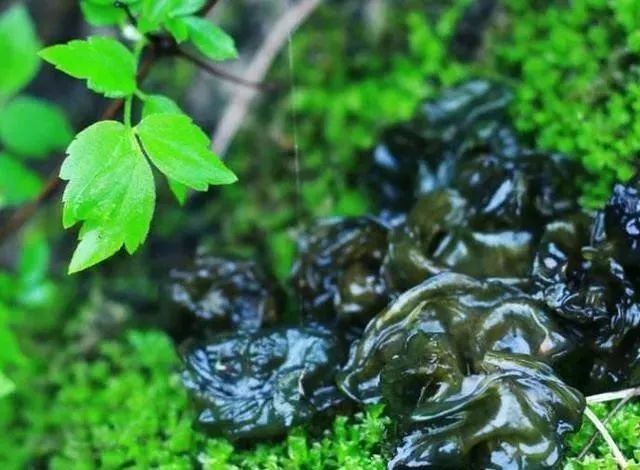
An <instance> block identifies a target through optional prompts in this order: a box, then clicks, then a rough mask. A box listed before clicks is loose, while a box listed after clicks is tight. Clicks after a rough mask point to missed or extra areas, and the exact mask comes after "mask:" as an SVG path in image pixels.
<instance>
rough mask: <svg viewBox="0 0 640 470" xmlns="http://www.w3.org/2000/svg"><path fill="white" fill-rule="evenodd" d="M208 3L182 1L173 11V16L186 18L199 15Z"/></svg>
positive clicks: (204, 0) (201, 0)
mask: <svg viewBox="0 0 640 470" xmlns="http://www.w3.org/2000/svg"><path fill="white" fill-rule="evenodd" d="M206 3H207V0H182V1H180V2H179V4H178V5H177V6H175V7H174V8H173V10H171V16H174V17H175V16H186V15H194V14H196V13H198V12H199V11H200V10H201V9H202V8H203V7H204V6H205V4H206Z"/></svg>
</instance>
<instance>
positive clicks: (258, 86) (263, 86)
mask: <svg viewBox="0 0 640 470" xmlns="http://www.w3.org/2000/svg"><path fill="white" fill-rule="evenodd" d="M176 55H177V56H178V57H181V58H183V59H185V60H187V61H189V62H191V63H192V64H193V65H195V66H197V67H199V68H201V69H202V70H204V71H205V72H207V73H210V74H211V75H213V76H216V77H218V78H221V79H222V80H227V81H229V82H232V83H235V84H236V85H242V86H245V87H248V88H253V89H255V90H260V91H267V90H271V89H273V88H274V87H273V85H271V84H268V83H263V82H253V81H250V80H245V79H244V78H242V77H238V76H236V75H233V74H231V73H229V72H226V71H224V70H221V69H219V68H218V67H216V66H215V65H212V64H210V63H208V62H206V61H205V60H203V59H201V58H200V57H198V56H195V55H193V54H191V53H190V52H189V51H185V50H184V49H180V48H178V49H177V50H176Z"/></svg>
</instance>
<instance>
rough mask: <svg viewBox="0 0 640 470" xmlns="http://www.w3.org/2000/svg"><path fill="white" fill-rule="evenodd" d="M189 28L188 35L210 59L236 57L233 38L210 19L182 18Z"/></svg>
mask: <svg viewBox="0 0 640 470" xmlns="http://www.w3.org/2000/svg"><path fill="white" fill-rule="evenodd" d="M182 20H183V21H184V22H185V24H186V25H187V27H188V29H189V37H190V38H191V41H193V44H194V45H195V46H196V47H197V48H198V50H199V51H200V52H202V54H204V55H205V56H207V57H208V58H210V59H212V60H227V59H235V58H236V57H238V51H237V50H236V45H235V42H234V41H233V38H232V37H231V36H229V35H228V34H227V33H225V32H224V31H223V30H222V29H220V28H218V27H217V26H216V25H214V24H213V23H211V22H210V21H208V20H206V19H204V18H200V17H197V16H187V17H184V18H183V19H182Z"/></svg>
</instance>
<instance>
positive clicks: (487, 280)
mask: <svg viewBox="0 0 640 470" xmlns="http://www.w3.org/2000/svg"><path fill="white" fill-rule="evenodd" d="M509 100H510V94H509V93H508V92H507V91H506V90H505V89H504V88H502V87H500V86H497V85H495V84H491V83H488V82H484V81H481V80H476V81H472V82H468V83H466V84H463V85H462V86H460V87H457V88H454V89H451V90H448V91H446V92H445V93H443V95H442V96H441V97H440V98H438V99H435V100H431V101H428V102H426V103H425V104H424V105H423V106H422V107H421V108H420V109H419V111H418V113H417V114H416V116H415V117H414V118H413V119H412V120H411V121H409V122H406V123H402V124H398V125H395V126H392V127H391V128H389V129H387V130H386V131H385V132H383V133H382V136H381V139H380V142H379V144H378V145H377V146H376V148H375V149H374V150H373V151H372V154H371V162H372V163H371V167H370V169H369V172H368V174H367V179H368V182H369V185H370V186H371V188H372V193H373V194H374V195H376V196H377V200H378V202H379V206H378V209H379V210H378V211H376V213H375V215H371V216H363V217H351V218H339V219H330V220H324V221H320V222H318V223H317V224H315V225H313V226H311V227H309V229H308V230H307V231H306V232H305V233H304V234H302V235H301V237H300V239H299V254H298V258H297V261H296V263H295V267H294V270H293V272H292V276H291V286H292V287H293V289H292V291H293V292H292V294H294V295H292V296H291V297H292V298H291V299H290V302H289V304H288V305H289V310H291V311H300V312H301V315H300V318H299V319H298V322H299V324H300V325H301V326H299V327H291V326H285V325H284V324H283V323H282V322H283V321H282V318H283V316H282V315H281V314H280V311H279V310H281V309H282V307H279V304H278V302H276V301H275V300H274V299H276V298H278V295H275V294H274V293H276V292H278V291H279V289H278V288H277V286H274V285H273V283H272V281H270V280H269V279H270V278H269V276H265V275H263V274H258V273H259V272H260V269H259V268H258V267H257V266H255V265H253V264H250V263H249V264H246V265H244V264H242V263H238V264H230V265H228V266H229V269H228V270H225V269H221V268H220V269H219V268H218V266H227V264H225V263H224V262H219V263H222V264H217V263H218V262H216V263H213V264H212V265H211V266H212V267H211V269H209V271H206V270H205V271H206V275H204V276H200V275H199V274H198V273H199V271H198V270H193V271H191V272H187V273H186V274H183V275H182V277H179V276H178V277H175V276H174V282H175V285H174V287H175V289H176V290H175V292H176V293H178V294H180V295H176V296H174V301H176V302H177V303H178V304H180V305H182V306H183V307H184V308H185V309H186V310H187V311H188V314H189V315H191V317H190V318H192V319H195V321H196V323H195V324H196V326H197V328H199V330H198V331H201V330H202V325H205V326H206V331H207V333H206V335H204V336H203V335H200V336H199V335H197V334H194V337H196V338H199V339H201V340H203V341H200V342H197V343H196V344H197V346H189V347H188V348H187V349H186V352H185V354H184V360H185V363H186V371H185V372H184V374H183V380H184V382H185V385H186V386H187V388H189V389H190V390H191V391H192V393H193V395H194V396H195V397H196V401H197V403H198V406H199V409H200V410H201V414H200V418H199V421H200V423H201V424H202V425H203V426H205V428H206V429H207V430H208V431H209V432H210V433H211V434H214V435H224V436H227V437H230V438H232V439H244V440H251V439H254V438H269V437H274V436H280V435H282V434H283V433H285V432H286V430H287V429H289V428H290V427H291V426H293V425H296V424H304V423H310V422H312V421H313V420H314V419H315V418H317V417H318V416H320V415H324V414H330V413H331V412H332V411H335V409H336V407H337V406H338V405H340V404H341V403H342V402H343V401H350V402H352V403H356V404H366V403H384V404H385V409H386V411H387V413H388V415H389V416H390V417H391V418H392V419H393V426H391V427H390V430H389V435H388V438H389V441H390V443H389V444H390V448H392V449H395V450H393V451H392V452H391V454H392V456H391V460H390V463H389V467H390V468H392V469H400V468H434V469H435V468H479V469H483V468H491V469H504V468H507V469H530V468H536V469H538V468H554V467H556V466H557V465H558V464H559V463H560V462H561V459H562V454H563V450H564V438H565V437H566V435H567V433H570V432H572V431H574V430H576V429H577V427H578V426H579V424H580V421H581V415H582V410H583V408H584V398H583V393H596V392H603V391H611V390H614V389H619V388H622V387H623V386H632V385H637V384H638V383H640V296H639V294H638V290H639V286H640V268H639V266H640V265H639V264H638V262H639V261H640V185H639V184H638V182H637V181H634V182H631V183H628V184H626V185H617V186H616V187H615V188H614V189H613V193H612V196H611V198H610V200H609V202H608V203H607V205H606V207H604V208H603V210H601V211H599V212H597V213H587V212H584V211H582V210H581V209H580V208H579V205H578V192H577V189H576V186H575V184H574V182H575V179H576V178H577V177H579V176H580V174H581V172H580V170H579V168H577V167H576V166H575V165H574V163H572V162H571V161H570V160H568V159H567V158H565V157H563V156H561V155H558V154H554V153H546V152H538V151H535V150H531V149H529V148H528V147H527V146H526V145H524V144H523V143H522V142H520V141H519V137H518V136H517V135H516V134H515V132H514V131H513V130H512V128H511V127H510V126H509V124H508V116H507V113H506V106H507V105H508V103H509ZM203 272H204V271H203ZM212 291H213V292H217V293H219V294H218V295H219V296H220V297H222V298H223V299H226V301H225V302H222V304H224V305H228V306H232V308H226V309H211V308H209V307H210V306H211V305H210V303H208V302H207V301H204V300H203V299H207V298H208V296H209V293H210V292H212ZM214 304H215V305H217V304H216V303H214ZM205 307H207V308H205ZM218 312H222V313H218ZM209 317H211V318H219V319H223V321H221V322H220V323H218V320H216V321H215V322H211V323H209ZM204 320H206V321H205V323H198V322H202V321H204ZM269 323H275V324H276V325H278V324H279V325H280V326H276V327H270V328H265V324H269ZM197 328H196V329H197ZM229 329H231V330H242V331H240V332H237V333H226V334H218V333H216V331H226V330H229ZM347 350H348V354H347Z"/></svg>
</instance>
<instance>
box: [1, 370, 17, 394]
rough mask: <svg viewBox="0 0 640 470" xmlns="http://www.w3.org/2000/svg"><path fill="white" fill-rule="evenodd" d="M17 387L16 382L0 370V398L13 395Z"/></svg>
mask: <svg viewBox="0 0 640 470" xmlns="http://www.w3.org/2000/svg"><path fill="white" fill-rule="evenodd" d="M15 389H16V386H15V384H14V383H13V382H12V381H11V380H9V378H8V377H7V376H6V375H4V374H3V373H2V371H0V398H4V397H6V396H7V395H11V394H12V393H13V391H14V390H15Z"/></svg>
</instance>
